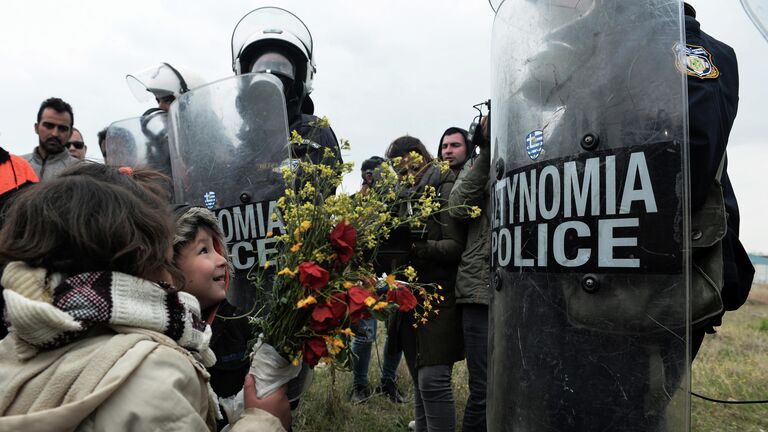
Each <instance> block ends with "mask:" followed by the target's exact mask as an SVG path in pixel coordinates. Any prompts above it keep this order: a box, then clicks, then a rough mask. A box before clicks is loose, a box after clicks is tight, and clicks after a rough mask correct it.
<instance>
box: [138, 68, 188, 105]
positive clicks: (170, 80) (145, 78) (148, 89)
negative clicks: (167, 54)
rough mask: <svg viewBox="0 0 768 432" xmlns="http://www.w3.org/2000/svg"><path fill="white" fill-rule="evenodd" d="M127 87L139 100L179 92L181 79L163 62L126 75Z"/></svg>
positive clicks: (143, 100)
mask: <svg viewBox="0 0 768 432" xmlns="http://www.w3.org/2000/svg"><path fill="white" fill-rule="evenodd" d="M125 80H126V81H127V82H128V88H129V89H130V90H131V93H133V96H135V97H136V99H137V100H138V101H139V102H146V101H148V100H152V99H154V98H163V97H165V96H175V95H178V94H180V93H181V81H180V80H179V76H178V75H177V73H176V71H174V70H173V68H171V67H170V66H168V65H167V64H165V63H163V64H160V65H159V66H154V67H151V68H149V69H145V70H143V71H141V72H137V73H134V74H130V75H126V77H125Z"/></svg>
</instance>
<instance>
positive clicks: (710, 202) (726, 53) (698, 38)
mask: <svg viewBox="0 0 768 432" xmlns="http://www.w3.org/2000/svg"><path fill="white" fill-rule="evenodd" d="M684 10H685V41H686V44H685V48H684V50H685V56H686V60H687V61H686V64H685V65H684V66H682V68H684V70H685V72H686V74H687V75H688V110H689V142H690V157H691V162H690V167H691V183H690V184H691V210H692V211H691V214H692V215H693V217H692V219H693V223H692V229H693V233H692V243H693V262H694V265H695V266H697V267H698V268H701V269H703V270H704V271H707V270H708V269H707V268H708V267H709V268H711V269H712V270H711V273H710V274H709V276H710V278H713V279H714V280H715V281H717V279H720V282H721V284H722V285H721V287H722V300H723V307H724V310H725V311H729V310H736V309H738V308H739V307H740V306H741V305H742V304H744V302H745V301H746V299H747V297H748V296H749V290H750V287H751V285H752V277H753V275H754V272H755V269H754V267H752V263H751V262H750V261H749V257H748V256H747V252H746V251H745V250H744V246H742V244H741V242H740V241H739V206H738V203H737V202H736V195H734V192H733V186H732V185H731V181H730V179H729V178H728V171H727V156H726V146H727V145H728V136H729V134H730V132H731V127H732V126H733V121H734V119H735V117H736V111H737V108H738V103H739V75H738V67H737V62H736V54H735V53H734V51H733V49H732V48H731V47H729V46H728V45H726V44H724V43H722V42H720V41H718V40H717V39H715V38H713V37H712V36H710V35H708V34H707V33H705V32H703V31H702V30H701V27H700V25H699V22H698V21H696V11H695V10H694V8H693V7H692V6H691V5H689V4H687V3H686V4H685V6H684ZM712 197H714V199H713V198H712ZM713 207H714V208H715V209H719V211H722V209H724V210H725V212H726V213H727V215H728V216H727V218H723V217H722V214H721V213H718V211H715V212H714V213H713V212H712V211H711V210H709V209H710V208H713ZM718 214H720V215H721V216H720V217H717V215H718ZM726 221H727V222H726ZM697 222H699V223H700V224H701V225H702V226H713V225H715V224H717V223H725V224H727V226H726V227H725V228H726V229H725V237H723V238H722V240H721V245H722V255H720V254H718V253H716V251H715V255H716V256H715V257H714V258H713V257H712V253H713V250H712V249H713V248H718V247H719V246H718V245H717V244H715V246H713V247H699V246H698V244H699V243H710V242H708V241H707V239H706V236H707V233H706V232H704V231H703V230H700V229H699V228H700V227H699V226H697ZM713 260H715V261H717V262H712V263H710V261H713ZM693 274H694V283H696V279H695V277H696V269H695V270H694V272H693ZM718 288H719V287H718ZM723 313H724V311H723V312H722V313H720V314H718V315H717V316H715V317H714V318H712V319H709V320H707V321H705V322H703V323H700V324H699V325H696V326H694V328H693V330H692V333H691V338H692V340H691V350H692V355H691V358H692V359H693V357H695V355H696V353H697V352H698V350H699V347H701V343H702V341H703V339H704V334H705V333H714V332H715V331H714V326H719V325H720V324H721V323H722V316H723ZM695 318H696V317H695V316H694V319H695Z"/></svg>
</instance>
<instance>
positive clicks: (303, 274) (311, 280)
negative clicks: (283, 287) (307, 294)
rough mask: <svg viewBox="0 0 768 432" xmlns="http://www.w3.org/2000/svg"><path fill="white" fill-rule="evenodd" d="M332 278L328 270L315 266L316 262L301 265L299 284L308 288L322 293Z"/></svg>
mask: <svg viewBox="0 0 768 432" xmlns="http://www.w3.org/2000/svg"><path fill="white" fill-rule="evenodd" d="M330 278H331V275H330V274H329V273H328V270H326V269H324V268H322V267H320V266H319V265H317V264H315V262H314V261H306V262H303V263H301V264H299V282H301V284H302V285H304V286H305V287H307V288H310V289H313V290H315V291H320V290H321V289H323V288H325V286H326V285H328V280H329V279H330Z"/></svg>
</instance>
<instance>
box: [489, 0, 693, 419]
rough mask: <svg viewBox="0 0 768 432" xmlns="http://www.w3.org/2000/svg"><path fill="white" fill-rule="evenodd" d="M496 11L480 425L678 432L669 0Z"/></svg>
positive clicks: (679, 181)
mask: <svg viewBox="0 0 768 432" xmlns="http://www.w3.org/2000/svg"><path fill="white" fill-rule="evenodd" d="M497 6H498V9H497V13H496V17H495V21H494V25H493V36H492V58H493V66H492V78H491V79H492V84H491V85H492V99H493V103H494V110H493V123H492V131H491V133H492V136H491V140H492V144H491V145H492V152H493V162H494V165H493V166H492V171H493V173H492V175H494V176H495V178H496V182H495V186H494V190H493V217H492V220H493V228H492V241H491V243H492V247H491V254H492V259H491V261H492V266H493V275H494V281H493V282H494V283H493V286H494V289H492V301H491V307H490V314H491V330H490V335H489V338H490V340H489V343H490V348H489V359H490V365H489V378H488V383H489V390H488V399H487V400H488V421H489V423H488V429H489V430H493V431H512V430H521V431H560V432H563V431H661V430H670V431H683V430H688V405H689V375H688V370H689V359H688V343H687V340H688V332H689V318H688V299H687V296H688V284H689V283H688V279H689V277H688V272H687V270H686V269H687V268H688V260H689V256H688V253H687V252H686V251H687V249H688V247H689V234H688V233H689V227H688V224H689V222H688V220H689V215H688V213H689V211H688V209H687V202H686V196H687V193H688V192H687V181H688V180H687V166H686V160H687V156H686V155H687V147H686V139H687V137H686V135H687V128H686V122H687V103H686V92H685V79H684V75H683V73H682V72H681V70H684V67H682V66H681V64H684V63H681V58H684V57H681V52H682V51H684V49H682V50H681V47H684V43H683V41H682V35H683V31H682V4H681V3H680V2H679V1H670V0H637V1H615V0H586V1H584V0H581V1H577V0H506V1H504V2H502V3H501V4H500V5H497ZM683 61H684V60H683Z"/></svg>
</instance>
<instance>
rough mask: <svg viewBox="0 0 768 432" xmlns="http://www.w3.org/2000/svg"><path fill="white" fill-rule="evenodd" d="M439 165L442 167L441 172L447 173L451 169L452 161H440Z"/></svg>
mask: <svg viewBox="0 0 768 432" xmlns="http://www.w3.org/2000/svg"><path fill="white" fill-rule="evenodd" d="M437 166H438V167H440V172H441V173H447V172H448V170H449V169H451V163H450V162H448V161H439V162H438V163H437Z"/></svg>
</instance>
